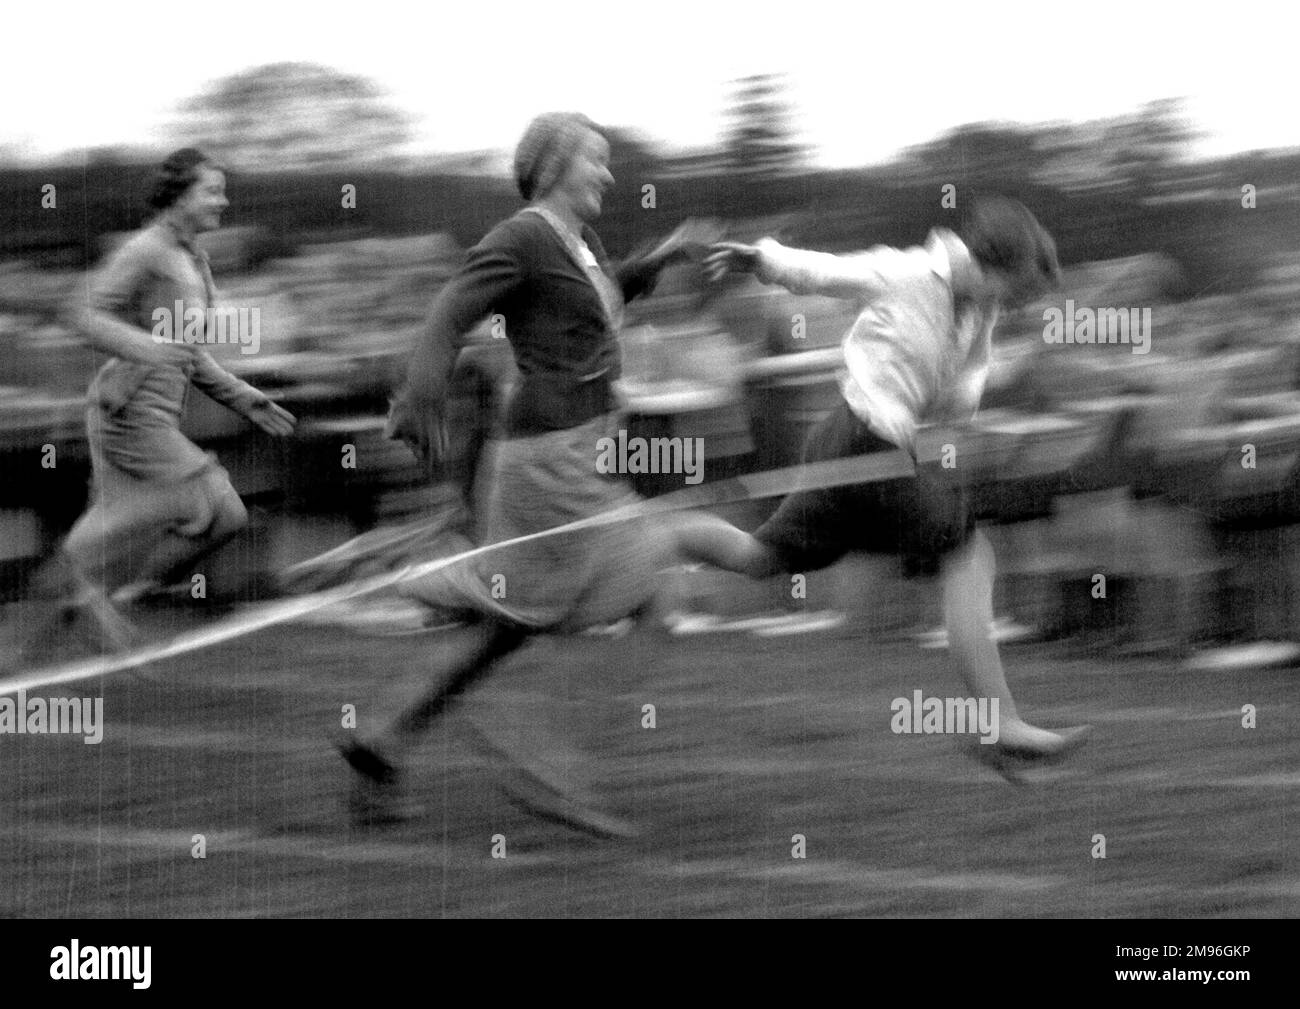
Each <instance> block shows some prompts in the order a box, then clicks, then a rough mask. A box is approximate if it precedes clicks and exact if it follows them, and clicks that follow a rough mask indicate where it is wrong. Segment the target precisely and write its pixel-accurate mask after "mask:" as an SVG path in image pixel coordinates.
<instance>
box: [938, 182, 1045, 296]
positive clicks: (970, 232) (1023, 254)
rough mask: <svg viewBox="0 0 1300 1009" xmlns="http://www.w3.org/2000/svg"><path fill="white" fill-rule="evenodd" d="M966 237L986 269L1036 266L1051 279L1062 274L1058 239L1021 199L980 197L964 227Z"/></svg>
mask: <svg viewBox="0 0 1300 1009" xmlns="http://www.w3.org/2000/svg"><path fill="white" fill-rule="evenodd" d="M962 240H963V241H964V242H965V243H966V247H967V248H968V249H970V251H971V255H972V256H974V257H975V260H976V262H978V263H979V264H980V266H981V267H984V268H985V269H993V270H1002V271H1004V272H1006V273H1020V272H1022V271H1025V270H1032V271H1033V272H1034V273H1037V274H1039V275H1040V276H1042V277H1043V278H1044V279H1047V280H1054V279H1055V278H1056V277H1057V276H1058V275H1059V272H1060V264H1059V263H1058V261H1057V258H1056V243H1055V242H1053V241H1052V236H1051V235H1049V234H1048V233H1047V231H1046V230H1045V229H1044V228H1043V226H1042V225H1041V224H1039V223H1038V220H1037V218H1035V217H1034V215H1033V214H1032V213H1030V211H1029V208H1028V207H1026V206H1025V205H1024V204H1023V203H1021V202H1020V201H1019V200H1012V199H1008V198H1007V197H1005V196H991V197H985V198H983V199H981V200H979V201H977V202H976V203H975V205H974V208H973V209H972V211H971V214H970V216H969V217H968V218H967V220H966V223H965V225H964V226H963V227H962Z"/></svg>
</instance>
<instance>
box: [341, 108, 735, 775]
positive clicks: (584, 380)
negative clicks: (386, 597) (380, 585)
mask: <svg viewBox="0 0 1300 1009" xmlns="http://www.w3.org/2000/svg"><path fill="white" fill-rule="evenodd" d="M608 158H609V144H608V142H607V141H606V140H605V138H604V137H603V136H602V135H601V133H600V131H599V130H598V129H597V128H596V126H595V125H594V124H593V123H592V122H591V121H590V120H588V119H586V118H585V117H583V116H580V115H576V114H570V113H552V114H548V115H544V116H540V117H538V118H537V119H536V120H534V121H533V123H532V124H531V125H530V126H529V127H528V130H527V131H526V133H525V134H524V137H523V139H522V140H521V141H520V144H519V148H518V150H517V152H516V155H515V178H516V181H517V183H518V185H519V191H520V193H521V194H522V195H523V197H524V198H525V199H526V200H529V201H530V202H529V206H528V207H527V208H525V209H524V210H522V211H520V212H519V213H517V214H516V215H515V216H513V217H511V218H510V219H509V220H507V221H504V222H502V223H501V224H499V225H498V226H497V227H495V228H494V229H493V230H492V231H491V232H489V233H488V235H487V236H486V237H485V238H484V239H483V240H482V241H481V242H480V243H479V244H478V245H477V246H476V247H475V248H474V249H472V250H471V251H470V253H469V256H468V259H467V262H466V263H465V266H464V267H463V268H462V270H461V271H460V272H459V273H458V274H457V275H456V277H455V278H453V280H452V281H451V282H450V283H449V284H448V285H447V286H446V288H444V289H443V291H442V292H441V293H440V294H439V296H438V299H437V301H436V303H435V306H434V309H433V312H432V315H431V318H430V320H429V322H428V325H427V326H426V328H425V337H424V338H423V339H421V341H420V342H419V345H418V346H417V348H416V350H415V353H414V355H413V358H412V361H411V364H410V370H409V372H408V377H407V383H406V386H405V388H404V389H403V391H402V392H401V393H400V394H399V396H398V397H397V398H396V400H395V401H394V404H393V411H392V416H391V417H390V433H391V434H393V436H394V437H401V438H405V439H406V440H407V441H408V442H409V443H410V444H411V445H412V447H413V449H414V450H415V451H416V453H417V455H419V456H421V457H422V458H423V459H425V460H426V461H427V462H429V463H430V464H431V465H432V466H435V467H436V465H437V463H438V461H439V457H440V452H441V450H442V447H443V446H444V445H445V437H444V435H443V433H442V429H441V412H442V409H443V404H444V401H445V396H446V390H447V386H448V382H449V378H450V375H451V372H452V369H453V368H454V366H455V363H456V358H457V355H458V354H459V352H460V350H461V349H462V348H463V347H464V346H465V344H466V342H467V335H468V334H469V332H470V331H471V330H472V329H473V328H474V327H475V326H476V325H477V324H478V323H479V322H480V321H482V320H483V319H485V318H488V317H492V319H493V323H494V326H495V327H497V329H498V332H499V331H500V328H504V332H505V336H506V338H507V339H508V340H509V341H510V345H511V349H512V351H513V353H514V356H515V361H516V363H517V365H518V368H519V382H518V385H517V387H516V388H515V390H514V394H513V397H512V399H511V401H510V404H509V407H508V410H507V415H506V420H505V425H506V430H505V437H504V439H503V440H501V441H500V442H499V443H498V444H497V445H496V447H495V459H494V460H493V461H492V468H491V478H490V479H491V484H490V490H489V498H488V505H487V515H486V533H485V536H484V539H485V541H486V542H489V543H491V542H501V541H504V540H510V539H514V538H516V537H519V536H524V535H527V534H529V533H535V532H539V531H542V530H544V529H550V528H554V527H556V526H560V525H563V524H565V523H567V522H572V521H575V520H578V519H583V518H588V517H590V516H593V515H597V514H600V513H602V512H606V511H609V510H611V509H614V508H617V507H620V506H623V505H627V504H630V503H633V502H634V501H635V500H636V496H635V494H634V493H633V491H632V489H631V485H630V483H629V482H628V481H627V480H626V479H625V478H621V477H618V476H613V475H608V474H603V473H601V472H600V471H599V470H598V468H597V458H598V456H599V454H600V453H599V443H600V441H601V439H603V438H606V437H613V436H616V435H617V430H618V426H619V415H618V409H619V406H618V402H617V399H616V394H615V391H614V388H613V384H612V383H613V381H614V380H615V379H616V378H617V377H618V376H619V365H620V353H619V345H618V339H617V334H618V329H619V325H620V322H621V316H622V309H623V303H624V301H625V300H626V299H630V298H634V297H636V296H637V295H639V294H642V293H644V292H646V291H648V290H649V289H650V288H652V287H653V285H654V282H655V278H656V276H657V274H658V272H659V270H660V269H661V268H662V267H663V266H664V265H666V264H667V263H669V262H671V261H673V260H675V259H677V258H678V257H680V256H682V255H684V254H685V249H686V246H687V243H688V242H690V240H691V237H692V232H691V229H690V228H689V227H686V228H683V229H679V230H678V231H677V232H675V233H674V234H673V235H672V236H671V237H670V238H669V239H668V240H666V241H665V242H664V243H662V244H661V245H660V246H659V247H658V248H656V249H655V250H654V251H653V252H651V253H650V254H649V255H647V256H645V257H641V258H638V259H635V260H633V261H630V262H627V263H624V264H621V265H619V266H617V267H613V266H611V264H610V263H609V261H608V259H607V257H606V255H605V251H604V249H603V248H602V246H601V244H600V240H599V239H598V238H597V236H596V233H595V232H594V231H593V230H592V228H591V226H590V222H592V221H594V220H595V219H596V218H597V217H598V216H599V214H600V210H601V202H602V199H603V196H604V193H605V190H606V189H608V188H609V187H610V186H611V185H612V184H613V178H612V176H611V175H610V173H609V169H608ZM755 550H756V547H755V545H754V544H753V541H752V540H751V539H750V537H748V536H747V535H745V534H744V533H742V532H740V531H739V530H738V529H736V528H735V527H733V526H731V525H730V524H729V523H727V522H725V521H723V520H722V519H719V518H717V517H716V516H712V515H708V514H703V513H683V514H677V515H673V516H671V517H667V518H664V517H660V518H656V519H653V520H652V519H649V518H643V519H640V520H637V521H631V522H625V523H619V524H611V525H604V526H599V527H595V528H587V529H583V530H581V531H578V532H574V533H572V534H561V535H557V536H553V537H546V538H542V539H538V540H533V541H530V542H528V543H524V544H519V545H516V546H512V547H508V548H504V549H502V550H498V551H492V552H489V553H487V554H484V555H481V556H480V557H479V558H477V559H476V560H477V563H476V564H462V565H456V566H454V567H451V568H447V569H444V570H442V571H440V572H438V573H436V574H435V575H433V576H431V577H430V578H429V579H428V580H426V581H424V582H421V583H417V584H415V585H412V586H410V588H409V592H410V593H411V594H412V595H414V596H415V597H417V598H421V599H423V600H425V601H427V602H429V603H432V604H434V605H437V606H440V607H447V608H455V609H469V610H473V611H475V612H477V613H479V614H481V615H482V619H481V620H480V621H479V622H478V623H477V624H476V625H475V626H473V627H472V628H470V629H468V630H467V631H466V632H465V637H463V638H462V639H461V641H460V642H459V646H458V648H457V651H456V652H455V653H454V654H453V656H452V660H451V661H450V662H449V663H447V664H446V665H445V666H444V667H443V668H442V669H441V670H440V671H439V672H438V673H437V674H436V675H435V677H434V679H433V680H432V681H429V680H426V681H424V682H423V683H422V684H421V685H420V687H419V688H418V691H417V694H416V696H414V697H413V698H410V699H409V700H408V701H407V702H406V703H404V704H403V706H402V708H401V711H400V713H399V714H397V715H396V717H394V718H392V719H391V720H389V721H388V722H387V724H386V725H384V726H383V728H382V729H380V730H379V731H378V732H376V733H374V734H372V735H371V736H370V737H369V738H368V739H367V740H366V741H365V742H360V741H355V740H354V741H350V742H349V743H347V744H345V745H344V747H343V749H344V755H345V757H346V758H347V759H348V761H349V763H350V764H351V765H352V766H353V768H354V769H355V770H357V771H358V772H359V773H360V774H361V775H362V777H363V779H368V780H369V781H370V782H372V783H375V784H379V785H384V784H389V783H391V782H392V781H393V780H394V779H395V777H396V774H397V767H398V763H399V761H400V758H401V755H402V753H403V751H405V750H406V749H407V748H409V746H410V745H412V744H413V743H414V742H416V741H417V740H418V738H419V737H420V735H421V734H422V732H423V731H424V729H425V728H427V726H428V725H429V724H430V723H431V722H432V721H433V719H434V718H436V717H437V716H438V715H439V714H440V713H441V712H442V711H443V710H444V709H445V707H446V705H447V703H448V701H449V699H450V698H451V697H452V696H454V695H455V694H456V693H457V692H459V691H460V690H461V689H463V687H465V686H466V685H467V684H468V683H469V682H471V681H472V680H473V679H475V678H476V677H477V676H479V675H481V674H482V673H484V672H486V671H487V669H488V668H490V667H491V665H492V664H493V663H494V662H495V661H496V660H497V659H499V658H501V657H502V656H504V655H505V654H508V653H509V652H511V651H513V650H514V649H515V648H517V647H518V646H519V645H520V644H522V643H523V642H524V641H525V640H526V639H527V638H528V636H529V635H530V634H533V633H536V632H539V631H547V630H560V631H564V630H576V629H580V628H582V627H587V626H591V625H593V624H597V623H603V622H609V621H612V620H615V619H617V618H619V617H623V616H626V615H629V614H632V613H635V612H637V611H638V610H640V609H642V608H644V607H645V606H646V604H647V603H648V602H649V601H650V600H651V598H652V597H653V594H654V591H655V588H656V584H657V582H658V577H657V576H658V572H659V571H660V570H662V569H663V568H664V567H666V566H668V565H670V564H672V563H674V561H675V560H693V561H704V562H709V563H714V564H717V565H719V566H722V567H726V568H729V569H732V570H738V569H740V570H743V569H744V568H745V567H746V565H747V562H749V561H752V560H753V558H750V557H749V555H750V554H751V553H752V552H754V551H755Z"/></svg>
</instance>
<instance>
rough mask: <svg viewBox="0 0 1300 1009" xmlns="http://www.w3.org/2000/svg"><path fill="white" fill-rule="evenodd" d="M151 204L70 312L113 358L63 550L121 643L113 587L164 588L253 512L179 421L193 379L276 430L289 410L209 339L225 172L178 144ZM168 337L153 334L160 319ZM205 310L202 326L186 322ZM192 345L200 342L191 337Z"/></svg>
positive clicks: (81, 589) (89, 602) (89, 424)
mask: <svg viewBox="0 0 1300 1009" xmlns="http://www.w3.org/2000/svg"><path fill="white" fill-rule="evenodd" d="M149 206H150V207H151V208H152V209H153V210H154V211H156V212H157V213H156V216H155V217H154V218H153V220H152V221H151V222H150V223H149V224H148V225H147V226H146V227H144V228H143V229H142V230H140V231H138V232H137V233H136V234H134V235H132V236H131V237H130V238H128V239H127V240H126V242H125V243H124V244H123V245H122V246H121V247H120V248H118V249H117V250H116V252H114V253H113V254H112V255H111V256H110V258H109V259H108V262H107V263H106V264H105V265H104V266H103V268H102V269H101V270H99V272H98V273H97V274H96V275H95V277H94V278H93V280H92V281H91V282H90V284H89V290H88V292H87V293H86V295H85V298H84V301H82V302H80V303H79V304H78V305H76V306H74V307H73V309H72V311H71V321H72V323H73V325H74V326H75V327H76V329H77V330H78V331H79V332H80V334H81V335H82V336H83V337H84V338H85V339H86V340H87V342H89V344H90V345H91V347H93V348H94V349H95V350H97V351H100V352H102V353H104V354H106V355H108V356H109V360H108V361H107V363H105V364H104V365H103V367H102V368H100V370H99V372H98V374H97V375H96V376H95V378H94V381H93V382H92V383H91V386H90V395H89V404H88V407H87V411H86V429H87V436H88V439H89V442H90V455H91V463H92V466H93V474H94V478H93V486H92V501H91V505H90V508H89V509H88V510H87V511H86V513H85V514H84V515H82V517H81V518H80V519H79V520H78V521H77V523H76V524H75V525H74V526H73V528H72V531H71V532H70V533H69V535H68V538H67V540H66V542H65V543H64V546H63V548H62V551H61V553H60V556H59V559H58V560H59V564H60V566H61V568H62V569H63V570H62V574H63V577H64V581H65V587H66V582H67V581H68V580H71V581H72V582H73V583H74V586H75V589H74V595H73V600H74V603H76V604H78V605H80V606H81V607H83V608H85V609H86V610H88V611H89V612H90V614H91V615H92V616H93V617H95V618H96V619H97V620H98V622H99V623H100V626H101V628H102V629H103V630H104V631H105V633H106V634H107V636H108V637H109V639H110V641H111V642H112V643H114V644H115V645H117V646H118V647H121V646H123V645H125V644H127V643H128V641H129V639H130V637H131V628H130V625H129V623H127V622H126V621H125V619H124V618H123V617H122V616H121V615H120V613H119V612H118V611H117V610H116V608H115V607H114V606H113V605H112V604H111V602H110V601H109V598H108V596H107V593H110V592H112V591H114V590H115V589H120V588H121V587H122V586H126V585H129V588H128V589H127V590H126V594H127V595H133V594H138V593H139V592H141V591H144V590H146V589H147V588H149V587H154V586H159V585H165V584H167V583H168V581H169V579H171V578H172V577H174V576H176V575H178V574H180V573H182V572H183V571H184V570H185V568H186V567H187V566H188V565H191V564H193V562H194V561H196V560H198V559H199V558H201V557H202V556H204V555H205V554H207V553H209V552H210V551H212V550H214V549H216V548H217V547H218V546H220V545H221V544H222V543H224V542H226V541H227V540H228V539H230V538H231V537H232V536H234V535H235V534H236V533H238V532H239V531H240V530H241V529H242V528H243V527H244V525H245V524H246V523H247V521H248V514H247V512H245V510H244V506H243V503H242V502H241V501H240V499H239V495H238V494H236V493H235V489H234V488H233V487H232V486H231V484H230V479H229V476H228V475H227V473H226V471H225V470H224V469H223V468H222V467H221V466H220V465H218V464H217V461H216V459H215V457H214V456H213V455H211V454H210V453H207V452H204V451H203V450H202V449H200V448H199V447H198V446H197V445H195V444H194V443H193V442H192V441H190V440H189V439H188V438H186V437H185V436H184V435H183V434H182V433H181V430H180V425H181V415H182V413H183V411H184V407H185V402H186V398H187V396H188V394H189V389H190V386H191V384H193V385H196V386H198V387H199V388H200V389H202V390H203V391H204V392H206V393H207V394H208V395H209V396H211V397H212V398H213V399H215V400H216V401H217V402H218V403H221V404H222V405H224V406H226V407H229V408H230V409H232V410H235V411H236V412H238V413H240V414H242V415H243V416H245V417H247V418H248V420H249V421H251V422H252V423H253V424H254V425H255V426H256V427H258V428H259V429H261V430H262V431H265V432H266V433H268V434H272V435H276V436H285V435H288V434H290V433H291V432H292V431H293V429H294V424H295V420H294V417H293V415H292V414H291V413H289V412H288V411H287V410H285V409H283V408H282V407H280V406H278V405H277V404H275V403H273V402H272V401H271V400H270V398H268V397H267V396H266V395H265V394H264V393H261V392H259V391H258V390H257V389H254V388H253V387H252V386H251V385H248V384H247V383H246V382H242V381H240V380H239V379H237V378H236V377H235V376H233V375H231V374H230V373H229V372H227V371H226V370H225V369H223V368H222V367H221V366H220V365H219V364H218V363H217V362H216V360H214V359H213V357H212V355H211V354H210V353H208V351H207V350H206V349H204V346H203V337H204V334H203V332H202V330H201V327H202V321H205V320H206V319H207V317H208V312H207V309H208V308H209V307H211V306H213V303H214V300H215V291H214V288H213V283H212V273H211V271H210V269H209V268H208V260H207V256H206V255H205V254H204V253H203V251H202V250H201V249H199V248H198V246H197V244H196V239H197V237H198V236H199V235H200V234H201V233H203V232H205V231H212V230H214V229H216V228H218V227H220V224H221V214H222V211H224V210H225V209H226V207H227V206H229V201H228V200H227V199H226V192H225V173H224V172H223V171H222V170H221V169H220V168H218V167H217V166H215V165H214V164H212V163H211V162H210V161H209V159H208V158H207V157H206V156H205V155H204V154H203V153H201V152H200V151H197V150H195V149H193V148H183V149H181V150H178V151H176V152H174V153H173V154H171V155H170V156H168V158H167V159H166V160H165V161H164V162H163V163H162V165H161V167H160V168H159V170H158V172H157V175H156V178H155V181H154V185H153V190H152V193H151V195H150V198H149ZM159 312H162V313H166V315H167V316H169V317H171V316H175V315H176V314H177V313H178V312H179V313H180V316H179V317H176V318H171V320H170V321H171V328H170V332H171V333H172V334H173V337H174V339H173V340H171V341H164V340H162V339H158V338H155V336H154V334H155V332H162V331H160V330H158V329H157V327H158V325H159V322H160V319H161V317H160V316H159V314H158V313H159ZM194 318H197V319H199V320H201V321H200V322H199V327H200V328H199V329H198V330H195V329H193V328H191V329H190V332H189V334H188V335H185V336H184V338H183V335H184V334H185V329H186V327H187V326H190V327H192V326H193V323H192V322H191V320H192V319H194ZM191 341H192V342H191Z"/></svg>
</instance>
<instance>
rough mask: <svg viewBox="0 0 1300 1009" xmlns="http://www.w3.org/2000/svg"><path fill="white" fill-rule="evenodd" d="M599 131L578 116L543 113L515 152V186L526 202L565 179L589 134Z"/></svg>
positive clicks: (531, 126)
mask: <svg viewBox="0 0 1300 1009" xmlns="http://www.w3.org/2000/svg"><path fill="white" fill-rule="evenodd" d="M599 129H600V128H599V127H598V126H597V125H596V124H595V123H593V122H592V121H591V120H590V119H588V118H587V117H586V116H584V115H582V113H580V112H545V113H543V114H542V115H540V116H538V117H537V118H536V119H534V120H533V121H532V122H531V123H529V124H528V129H526V130H525V131H524V135H523V138H522V139H521V140H520V141H519V146H518V147H516V148H515V184H516V185H517V186H518V187H519V193H520V195H521V196H523V198H524V199H525V200H532V199H536V198H538V197H541V196H545V195H546V194H547V193H548V192H549V191H550V190H551V189H553V188H554V187H555V185H556V184H557V183H558V182H559V181H560V180H561V179H562V178H564V173H565V171H567V169H568V167H569V162H570V161H572V160H573V156H574V154H575V153H577V150H578V146H579V145H580V144H581V143H582V140H583V138H584V137H585V136H586V135H587V132H588V131H590V130H596V131H597V132H599Z"/></svg>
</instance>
